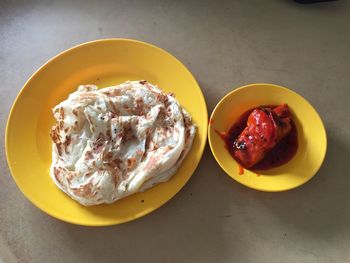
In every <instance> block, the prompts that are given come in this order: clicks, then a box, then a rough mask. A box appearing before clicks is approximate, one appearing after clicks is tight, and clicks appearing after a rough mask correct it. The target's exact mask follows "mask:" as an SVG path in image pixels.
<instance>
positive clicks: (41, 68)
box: [5, 38, 208, 227]
mask: <svg viewBox="0 0 350 263" xmlns="http://www.w3.org/2000/svg"><path fill="white" fill-rule="evenodd" d="M105 42H115V43H117V42H129V43H136V44H140V45H144V46H148V47H150V48H153V49H155V50H158V51H159V52H161V53H163V54H164V55H166V56H169V57H170V58H172V59H173V60H174V61H175V62H176V63H178V64H179V65H180V67H182V68H183V69H185V71H186V72H188V74H190V76H191V77H192V79H193V81H194V83H195V84H196V85H197V87H198V89H199V95H200V96H199V99H200V100H201V104H203V105H204V107H205V111H204V112H203V113H202V114H204V117H205V121H206V123H208V107H207V103H206V100H205V97H204V94H203V90H202V89H201V87H200V85H199V83H198V81H197V79H196V78H195V76H194V75H193V73H192V72H191V71H190V70H189V69H188V68H187V66H186V65H185V64H184V63H182V62H181V61H180V60H179V59H178V58H177V57H175V56H174V55H172V54H171V53H170V52H168V51H167V50H165V49H163V48H160V47H158V46H156V45H154V44H151V43H148V42H144V41H141V40H136V39H130V38H103V39H96V40H92V41H87V42H83V43H80V44H77V45H74V46H72V47H70V48H67V49H65V50H63V51H61V52H59V53H58V54H56V55H54V56H53V57H52V58H50V59H49V60H47V61H46V62H45V63H44V64H42V65H41V66H40V67H39V68H38V69H37V70H35V71H34V73H32V75H31V76H30V77H29V78H28V79H27V80H26V81H25V83H24V84H23V86H22V88H21V89H20V91H19V92H18V94H17V96H16V98H15V99H14V101H13V102H12V105H11V108H10V111H9V113H8V117H7V121H6V128H5V155H6V161H7V165H8V168H9V170H10V174H11V177H12V179H13V180H14V182H15V183H16V186H17V187H18V188H19V190H20V192H21V193H22V194H23V195H24V196H25V197H26V199H27V200H29V201H30V202H31V203H32V204H33V205H34V206H35V207H37V208H39V209H40V210H41V211H42V212H44V213H45V214H47V215H49V216H51V217H52V218H55V219H58V220H61V221H63V222H66V223H70V224H75V225H81V226H89V227H103V226H112V225H119V224H123V223H127V222H130V221H133V220H137V219H140V218H142V217H144V216H146V215H148V214H150V213H152V212H154V211H156V210H157V209H159V208H161V207H162V206H163V205H165V204H166V203H168V202H169V201H170V200H171V199H173V198H174V197H175V196H176V195H177V194H178V193H179V192H180V191H181V190H182V189H183V187H185V185H186V184H187V183H188V181H189V180H190V178H191V177H192V176H193V174H194V173H195V172H196V169H197V168H198V166H199V164H200V162H201V160H202V158H203V153H204V150H205V146H206V138H207V137H208V125H206V126H204V130H203V142H202V143H200V145H199V151H198V152H199V153H200V154H199V156H200V157H199V161H198V163H197V164H196V165H195V167H194V169H193V172H192V174H191V175H190V176H189V177H188V178H187V179H186V181H185V182H184V184H183V185H182V186H181V187H180V188H179V189H177V191H176V192H175V193H174V194H173V195H172V196H171V197H170V198H169V199H167V200H166V201H165V202H164V203H162V204H161V205H159V206H156V207H154V208H152V209H149V210H145V211H143V212H141V213H138V214H137V215H136V216H133V217H130V218H127V219H126V220H114V222H108V223H100V221H99V222H98V223H91V224H90V223H88V222H81V221H79V220H70V219H67V218H64V217H61V216H59V215H58V214H56V213H52V212H51V211H46V210H44V209H43V208H42V207H41V205H39V204H38V203H37V202H36V201H34V200H33V199H32V197H31V196H30V195H28V194H27V193H25V191H24V190H23V187H22V186H21V185H20V184H19V182H18V180H17V178H16V177H15V176H14V175H13V169H12V165H11V161H10V157H9V155H10V153H9V133H10V131H9V129H10V128H9V127H10V125H11V122H12V119H13V114H14V113H13V112H14V110H15V108H16V106H17V103H18V100H19V98H20V97H21V96H22V95H23V93H24V91H26V90H27V89H29V86H28V84H29V83H30V82H31V81H32V79H33V78H34V77H35V76H36V75H37V74H39V73H40V72H41V71H42V70H44V69H45V68H46V67H47V66H48V65H50V64H52V63H54V62H55V61H56V60H57V59H58V58H60V57H62V56H65V55H67V54H69V53H70V52H72V51H74V50H76V49H79V48H81V47H83V46H88V45H93V44H98V43H105ZM196 136H197V135H196ZM116 221H117V222H116Z"/></svg>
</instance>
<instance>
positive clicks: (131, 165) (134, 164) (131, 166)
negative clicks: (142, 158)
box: [127, 157, 136, 171]
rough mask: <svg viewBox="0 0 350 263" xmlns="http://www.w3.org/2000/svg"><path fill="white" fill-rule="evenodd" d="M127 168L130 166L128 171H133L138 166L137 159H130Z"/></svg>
mask: <svg viewBox="0 0 350 263" xmlns="http://www.w3.org/2000/svg"><path fill="white" fill-rule="evenodd" d="M127 166H128V171H131V170H133V169H134V168H135V166H136V158H135V157H131V158H128V160H127Z"/></svg>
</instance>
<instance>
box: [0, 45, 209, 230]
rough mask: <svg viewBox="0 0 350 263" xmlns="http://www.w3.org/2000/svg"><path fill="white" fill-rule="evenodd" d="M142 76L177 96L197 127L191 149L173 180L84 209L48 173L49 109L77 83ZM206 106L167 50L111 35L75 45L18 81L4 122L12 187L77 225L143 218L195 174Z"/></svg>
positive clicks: (104, 83) (204, 132)
mask: <svg viewBox="0 0 350 263" xmlns="http://www.w3.org/2000/svg"><path fill="white" fill-rule="evenodd" d="M140 79H145V80H148V81H149V82H151V83H153V84H156V85H158V86H159V87H160V88H162V89H163V90H164V91H167V92H169V91H171V92H173V93H175V96H176V98H177V99H178V100H179V101H180V103H181V104H182V105H183V106H184V108H185V109H187V110H188V111H189V113H190V114H191V115H192V117H193V120H194V122H195V123H196V124H197V125H198V132H197V134H196V138H195V141H194V144H193V148H192V150H191V152H190V154H189V155H188V156H187V158H186V160H185V162H184V163H183V165H182V166H181V168H180V170H179V171H178V173H177V174H176V175H174V176H173V178H172V179H171V180H170V181H168V182H166V183H162V184H159V185H158V186H156V187H154V188H152V189H150V190H148V191H146V192H143V193H138V194H135V195H132V196H130V197H127V198H125V199H123V200H120V201H118V202H116V203H114V204H111V205H99V206H92V207H84V206H82V205H80V204H78V203H77V202H75V201H73V200H72V199H70V198H69V197H68V196H67V195H66V194H64V193H63V192H61V191H60V190H59V189H58V188H57V187H56V186H55V185H54V183H53V181H52V180H51V178H50V176H49V167H50V164H51V147H52V146H51V140H50V137H49V131H50V129H51V127H52V125H53V123H54V118H53V115H52V111H51V109H52V108H53V106H55V105H56V104H58V103H59V102H61V101H62V100H64V99H66V98H67V96H68V95H69V93H71V92H73V91H75V90H76V89H77V87H78V85H80V84H95V85H97V86H99V87H100V88H101V87H106V86H110V85H117V84H119V83H121V82H124V81H126V80H140ZM207 123H208V122H207V109H206V104H205V100H204V97H203V95H202V92H201V90H200V88H199V86H198V84H197V82H196V81H195V79H194V78H193V76H192V75H191V73H190V72H189V71H188V70H187V69H186V68H185V66H183V65H182V64H181V63H180V62H179V61H178V60H177V59H176V58H174V57H173V56H172V55H170V54H169V53H167V52H165V51H163V50H161V49H159V48H157V47H155V46H152V45H149V44H146V43H143V42H139V41H133V40H126V39H111V40H101V41H95V42H90V43H86V44H83V45H80V46H77V47H74V48H72V49H70V50H68V51H66V52H64V53H62V54H60V55H58V56H56V57H55V58H53V59H52V60H50V61H49V62H48V63H47V64H45V65H44V66H43V67H42V68H41V69H39V70H38V71H37V72H36V73H35V74H34V75H33V76H32V77H31V78H30V80H29V81H28V82H27V83H26V84H25V86H24V88H23V89H22V91H21V92H20V94H19V96H18V97H17V99H16V101H15V103H14V105H13V108H12V110H11V113H10V117H9V120H8V125H7V132H6V153H7V158H8V163H9V166H10V169H11V172H12V176H13V178H14V179H15V181H16V183H17V185H18V186H19V188H20V189H21V191H22V192H23V193H24V194H25V196H26V197H27V198H28V199H30V200H31V201H32V202H33V203H34V204H35V205H36V206H38V207H39V208H40V209H42V210H43V211H45V212H47V213H48V214H50V215H52V216H54V217H57V218H59V219H62V220H64V221H67V222H71V223H76V224H82V225H96V226H97V225H112V224H118V223H122V222H125V221H129V220H132V219H135V218H138V217H140V216H143V215H145V214H147V213H149V212H151V211H153V210H155V209H156V208H158V207H159V206H161V205H162V204H164V203H165V202H166V201H167V200H169V199H170V198H171V197H173V196H174V195H175V194H176V193H177V192H178V191H179V190H180V189H181V188H182V186H183V185H184V184H185V183H186V181H187V180H188V179H189V178H190V176H191V175H192V173H193V172H194V170H195V168H196V166H197V164H198V163H199V160H200V158H201V156H202V153H203V150H204V146H205V142H206V135H207Z"/></svg>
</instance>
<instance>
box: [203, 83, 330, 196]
mask: <svg viewBox="0 0 350 263" xmlns="http://www.w3.org/2000/svg"><path fill="white" fill-rule="evenodd" d="M253 86H270V87H274V88H278V89H282V90H284V91H287V92H290V93H292V94H293V95H295V96H297V97H299V98H300V99H301V100H303V101H304V102H305V103H306V104H307V105H308V106H310V108H311V109H312V111H314V113H315V116H316V118H317V119H318V121H319V122H320V123H321V126H322V131H321V132H322V133H323V135H324V139H325V146H324V150H323V154H322V157H321V161H320V162H319V163H318V165H317V167H316V169H315V172H314V173H313V174H312V175H311V176H309V177H308V178H307V180H305V181H302V182H301V183H299V184H296V185H294V186H290V187H284V188H281V189H266V188H264V187H258V186H252V185H248V184H245V183H243V182H241V181H239V180H237V179H236V178H235V177H234V175H231V173H230V172H229V171H227V169H226V168H225V167H224V165H222V164H221V162H220V161H219V158H218V157H217V156H216V154H215V150H214V146H213V144H212V141H211V134H212V131H211V130H212V128H211V125H209V127H208V142H209V146H210V151H211V152H212V154H213V156H214V158H215V161H216V162H217V164H218V165H219V166H220V168H221V169H222V170H223V171H224V172H225V173H226V175H227V176H229V177H230V178H231V179H233V180H234V181H236V182H237V183H239V184H241V185H243V186H245V187H248V188H251V189H254V190H258V191H261V192H271V193H278V192H285V191H289V190H292V189H295V188H298V187H300V186H302V185H304V184H306V183H307V182H308V181H310V180H311V179H312V178H314V177H315V175H316V174H317V172H318V171H319V170H320V168H321V166H322V164H323V163H324V160H325V158H326V153H327V146H328V145H327V144H328V139H327V132H326V129H325V125H324V122H323V120H322V118H321V116H320V115H319V113H318V112H317V111H316V109H315V108H314V106H312V104H311V103H310V102H309V101H308V100H306V99H305V98H304V97H303V96H301V95H300V94H298V93H297V92H295V91H293V90H291V89H289V88H286V87H284V86H281V85H277V84H272V83H266V82H256V83H250V84H246V85H243V86H239V87H238V88H235V89H233V90H231V91H230V92H228V93H227V94H226V95H224V97H222V98H221V99H220V101H219V102H218V103H217V104H216V105H215V107H214V109H213V111H212V113H211V114H210V118H209V119H212V118H213V116H214V114H215V113H216V112H217V111H218V109H219V107H220V105H221V104H222V103H223V101H225V100H226V99H227V98H229V97H230V96H232V94H234V93H236V92H239V91H240V90H243V89H246V88H249V87H253ZM232 159H233V158H232ZM233 161H235V160H234V159H233ZM235 162H236V161H235Z"/></svg>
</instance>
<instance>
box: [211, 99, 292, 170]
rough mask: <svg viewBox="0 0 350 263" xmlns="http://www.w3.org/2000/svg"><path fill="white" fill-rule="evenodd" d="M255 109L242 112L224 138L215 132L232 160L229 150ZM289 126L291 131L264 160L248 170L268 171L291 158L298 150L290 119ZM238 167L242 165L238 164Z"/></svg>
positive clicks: (272, 106) (271, 106)
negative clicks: (223, 142)
mask: <svg viewBox="0 0 350 263" xmlns="http://www.w3.org/2000/svg"><path fill="white" fill-rule="evenodd" d="M261 107H270V108H274V107H276V106H275V105H268V106H261ZM256 108H257V107H255V108H253V109H250V110H248V111H246V112H244V113H243V114H242V115H241V117H240V118H239V119H238V121H237V122H236V123H234V124H233V125H232V126H231V128H230V129H229V131H228V132H227V134H226V135H225V136H223V135H222V133H220V132H218V131H216V132H217V133H218V134H219V135H220V137H221V139H222V140H224V141H225V144H226V148H227V149H228V151H229V152H230V153H231V156H232V157H233V158H234V155H233V152H232V151H231V150H230V149H233V148H234V147H233V143H234V141H235V140H236V139H237V137H238V136H239V135H240V134H241V132H242V131H243V130H244V129H245V127H246V123H247V120H248V117H249V115H250V113H252V111H253V110H254V109H256ZM291 126H292V129H291V131H290V132H289V133H288V134H287V135H286V136H285V137H284V138H283V139H282V140H281V141H280V142H279V143H278V144H277V145H276V146H275V147H274V148H273V149H272V150H271V151H269V152H268V153H267V154H266V155H265V157H264V159H262V160H261V161H260V162H259V163H257V164H255V165H254V166H253V167H251V168H250V170H258V171H259V170H268V169H271V168H274V167H278V166H281V165H283V164H285V163H287V162H288V161H290V160H291V159H292V158H293V156H294V155H295V153H296V152H297V149H298V133H297V129H296V127H295V124H294V122H293V120H292V119H291ZM235 160H236V161H237V162H238V163H239V161H238V160H237V159H236V158H235ZM239 164H240V163H239ZM240 166H242V165H241V164H240ZM239 172H241V169H239Z"/></svg>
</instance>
